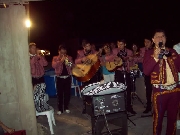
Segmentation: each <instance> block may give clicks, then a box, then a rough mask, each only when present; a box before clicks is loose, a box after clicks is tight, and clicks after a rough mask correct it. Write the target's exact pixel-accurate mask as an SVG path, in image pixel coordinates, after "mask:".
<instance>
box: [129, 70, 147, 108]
mask: <svg viewBox="0 0 180 135" xmlns="http://www.w3.org/2000/svg"><path fill="white" fill-rule="evenodd" d="M130 74H131V75H130V77H131V79H132V92H131V103H132V105H133V103H134V102H133V101H134V100H135V99H137V100H138V101H139V102H140V103H141V104H142V105H143V106H144V108H145V107H146V106H145V105H144V103H143V101H142V100H141V98H140V97H139V96H138V94H137V93H136V85H135V73H134V72H133V71H130Z"/></svg>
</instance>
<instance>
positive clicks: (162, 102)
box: [143, 48, 180, 135]
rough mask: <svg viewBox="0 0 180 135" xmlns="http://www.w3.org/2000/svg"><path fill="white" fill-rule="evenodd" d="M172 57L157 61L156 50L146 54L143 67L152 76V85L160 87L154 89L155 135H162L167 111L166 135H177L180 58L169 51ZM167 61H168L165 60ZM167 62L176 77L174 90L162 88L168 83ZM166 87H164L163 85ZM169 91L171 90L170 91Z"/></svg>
mask: <svg viewBox="0 0 180 135" xmlns="http://www.w3.org/2000/svg"><path fill="white" fill-rule="evenodd" d="M166 49H168V50H169V52H170V53H171V56H169V57H167V59H166V58H163V59H162V61H161V62H162V63H160V60H158V61H156V60H155V58H154V57H153V53H154V49H152V50H149V51H147V52H146V53H145V56H144V61H143V67H144V74H145V75H151V83H152V84H153V85H154V86H155V84H156V86H158V87H153V107H154V116H153V117H154V121H153V135H160V134H161V130H162V121H163V116H164V113H165V111H167V129H166V135H175V134H176V119H177V112H178V103H179V99H180V97H179V92H180V85H179V84H178V72H179V71H180V57H179V55H178V54H177V53H176V51H175V50H173V49H169V48H166ZM165 59H166V60H165ZM166 61H167V63H168V65H169V68H170V71H171V72H172V75H173V77H174V82H175V83H174V85H173V86H174V87H172V89H169V88H167V87H166V88H165V87H161V88H159V87H160V84H162V85H163V84H166V83H167V73H166V70H167V68H168V67H166V66H167V65H166ZM160 65H161V66H160ZM163 86H164V85H163ZM171 86H172V85H171ZM168 89H169V90H168Z"/></svg>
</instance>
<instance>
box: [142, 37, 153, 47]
mask: <svg viewBox="0 0 180 135" xmlns="http://www.w3.org/2000/svg"><path fill="white" fill-rule="evenodd" d="M144 46H145V47H146V48H151V47H152V41H151V40H149V39H144Z"/></svg>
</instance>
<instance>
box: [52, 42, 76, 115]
mask: <svg viewBox="0 0 180 135" xmlns="http://www.w3.org/2000/svg"><path fill="white" fill-rule="evenodd" d="M58 53H59V55H58V56H54V57H53V60H52V67H53V68H54V69H55V73H56V88H57V96H58V112H57V114H58V115H60V114H61V113H63V112H64V111H65V112H66V113H70V110H69V107H68V106H69V102H70V97H71V74H72V73H71V70H72V66H73V65H72V64H73V61H72V57H71V56H68V55H67V48H66V47H65V46H64V45H63V44H62V45H60V46H59V50H58Z"/></svg>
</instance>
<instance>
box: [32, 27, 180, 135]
mask: <svg viewBox="0 0 180 135" xmlns="http://www.w3.org/2000/svg"><path fill="white" fill-rule="evenodd" d="M153 44H154V47H153ZM34 46H36V45H32V43H31V44H30V65H31V74H32V83H33V86H34V90H36V89H37V88H36V87H37V85H38V84H43V83H44V80H43V79H42V76H43V74H44V70H42V69H43V67H44V66H46V65H47V61H46V60H45V58H44V56H40V55H38V54H36V53H35V49H34ZM32 47H33V48H32ZM82 47H83V49H82V50H78V51H77V58H76V59H75V62H73V60H72V57H71V56H69V55H67V51H68V50H67V48H66V46H65V45H64V44H61V45H60V46H59V49H58V53H59V55H58V56H54V57H53V60H52V67H53V68H54V69H55V74H56V89H57V96H58V112H57V114H58V115H60V114H61V113H63V112H66V113H70V110H69V108H68V106H69V102H70V96H71V93H70V89H71V81H72V78H71V76H72V75H73V76H75V77H76V79H77V80H78V81H81V82H82V83H83V86H86V85H88V84H91V83H95V82H100V81H101V82H103V83H106V82H109V81H116V82H121V83H124V84H125V85H126V86H127V89H126V91H127V107H126V108H127V112H129V113H131V114H134V115H135V114H136V112H135V111H134V109H133V106H132V104H131V103H132V102H131V100H132V97H131V94H132V85H133V84H132V80H131V79H132V78H131V76H132V73H133V74H136V75H137V74H138V73H140V72H142V73H143V77H144V81H145V86H146V99H147V105H146V110H145V111H144V112H143V114H147V113H149V112H151V111H152V106H153V114H154V117H153V118H154V120H153V134H156V135H160V134H161V130H162V121H163V116H164V113H165V111H167V120H168V125H167V133H166V134H168V135H173V134H174V133H175V128H176V120H177V114H178V109H179V101H180V85H179V78H178V72H180V56H179V55H178V53H177V52H176V51H175V50H174V49H171V48H168V47H166V35H165V32H164V31H163V30H157V31H155V32H154V36H153V37H152V39H151V38H144V47H143V48H139V47H138V45H137V44H136V43H133V45H132V50H129V49H127V48H126V41H125V40H124V39H118V40H117V48H115V47H113V48H112V46H111V44H108V43H106V44H104V45H103V47H102V48H100V49H99V51H96V50H95V46H94V45H92V44H91V43H90V42H88V41H86V40H83V42H82ZM33 49H34V52H33V51H32V50H33ZM137 70H140V72H137ZM137 76H138V75H137ZM102 80H103V81H102ZM38 87H43V88H44V87H45V86H44V85H43V86H40V85H39V86H38ZM41 91H43V90H42V88H41ZM42 105H43V107H44V110H46V109H49V105H48V104H47V103H46V102H45V103H43V104H42ZM37 108H38V107H37ZM41 109H42V107H41ZM39 110H40V109H39ZM37 111H38V110H37Z"/></svg>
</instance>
